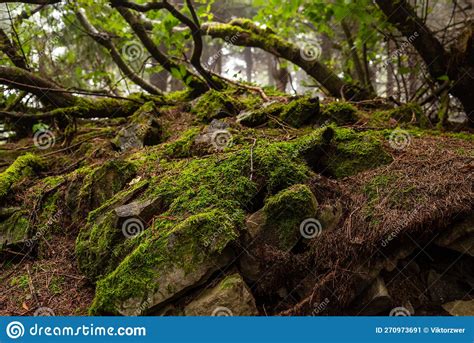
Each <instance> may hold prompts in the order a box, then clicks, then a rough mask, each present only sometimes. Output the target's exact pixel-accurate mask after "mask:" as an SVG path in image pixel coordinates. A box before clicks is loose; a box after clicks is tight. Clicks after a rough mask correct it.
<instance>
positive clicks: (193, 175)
mask: <svg viewBox="0 0 474 343" xmlns="http://www.w3.org/2000/svg"><path fill="white" fill-rule="evenodd" d="M294 151H295V147H293V143H284V144H280V143H275V144H272V143H269V142H262V143H261V144H257V145H255V146H254V147H253V149H252V150H251V149H250V148H249V149H246V148H242V149H239V150H238V151H234V152H228V153H225V157H224V158H222V157H220V156H216V155H213V156H208V157H206V158H195V159H193V160H178V161H175V160H174V161H168V162H167V161H165V160H161V162H160V168H161V174H160V175H157V176H156V177H154V178H152V179H150V181H149V183H150V186H149V187H148V189H147V191H146V192H145V193H144V194H142V195H141V196H140V200H142V201H143V200H146V199H159V200H160V202H161V204H162V209H165V212H162V210H160V211H156V212H155V213H154V218H153V220H151V221H150V222H152V223H153V224H151V226H149V225H150V224H149V223H147V224H145V228H146V229H145V230H144V232H143V234H141V235H139V236H137V237H133V238H130V239H126V240H123V238H121V239H117V236H116V235H117V228H116V225H115V224H114V219H113V213H112V212H113V207H109V208H105V207H103V208H102V209H103V211H102V210H100V212H101V214H99V213H97V212H98V210H96V211H94V212H92V213H91V214H90V215H89V222H90V223H89V224H88V225H87V226H86V227H84V229H83V230H81V234H80V238H78V241H77V245H76V251H77V252H78V255H80V256H85V257H86V258H85V259H79V263H80V266H81V269H88V270H90V271H91V272H92V274H94V275H95V276H99V275H103V277H101V278H100V279H99V281H98V284H97V295H96V299H95V301H94V305H93V307H92V309H91V311H92V312H93V313H127V314H131V313H146V312H147V311H148V310H149V309H151V308H153V307H156V306H158V307H159V305H160V304H161V302H163V301H165V300H167V299H170V298H172V297H174V296H175V294H177V293H178V292H180V291H183V290H185V289H187V288H189V287H193V286H195V285H196V284H198V283H199V282H201V280H202V279H203V278H205V277H206V276H207V275H208V273H211V272H212V271H213V270H214V268H215V266H216V265H221V264H225V263H224V262H225V261H227V259H226V258H224V257H223V255H222V254H221V252H222V251H223V250H224V248H225V247H227V245H228V244H229V243H230V242H232V241H233V240H235V238H236V237H237V236H238V234H239V231H240V229H241V228H242V226H243V220H244V212H245V209H246V208H248V207H251V206H252V201H253V200H254V199H255V197H256V196H257V195H258V194H259V193H261V192H262V190H263V191H264V193H266V194H269V195H271V194H275V193H277V192H278V191H280V190H282V189H285V188H288V187H289V186H292V185H293V184H298V183H301V182H304V181H305V180H306V179H307V178H308V176H309V174H310V170H309V168H307V167H306V166H305V165H304V163H303V162H302V160H300V159H299V158H298V157H297V156H294V155H293V153H294ZM118 196H119V195H117V196H116V197H118ZM137 200H138V199H137ZM170 246H172V248H169V247H170ZM105 249H108V250H109V251H112V254H109V253H108V252H105ZM86 251H92V252H94V251H96V252H97V253H95V252H94V253H93V254H89V253H85V252H86ZM101 251H102V253H101ZM104 252H105V253H104ZM107 256H111V257H107ZM125 256H126V257H125ZM124 257H125V258H124ZM122 259H123V260H122ZM119 260H122V262H120V264H119V265H118V266H117V267H116V268H115V262H116V261H119ZM93 261H106V262H107V263H105V264H104V263H101V264H100V265H101V267H100V268H98V269H91V268H90V267H91V266H92V265H93V264H94V262H93ZM109 262H110V263H109ZM112 270H113V271H112ZM109 271H111V272H110V273H109ZM185 271H186V272H185ZM132 275H133V276H132Z"/></svg>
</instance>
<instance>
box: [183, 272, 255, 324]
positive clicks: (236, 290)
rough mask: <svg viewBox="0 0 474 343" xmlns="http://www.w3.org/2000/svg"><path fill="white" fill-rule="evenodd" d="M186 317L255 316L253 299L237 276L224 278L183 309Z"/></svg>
mask: <svg viewBox="0 0 474 343" xmlns="http://www.w3.org/2000/svg"><path fill="white" fill-rule="evenodd" d="M184 313H185V315H186V316H255V315H258V310H257V307H256V306H255V299H254V297H253V296H252V294H251V293H250V291H249V289H248V287H247V285H246V284H245V282H244V281H243V280H242V277H241V276H240V275H239V274H232V275H230V276H227V277H226V278H224V279H223V280H222V281H221V282H220V283H219V284H218V285H217V286H216V287H214V288H211V289H208V290H206V291H205V292H203V293H202V294H201V295H199V296H198V297H197V298H196V299H194V300H193V301H192V302H191V303H189V304H188V305H187V306H186V307H185V308H184Z"/></svg>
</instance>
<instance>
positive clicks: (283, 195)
mask: <svg viewBox="0 0 474 343" xmlns="http://www.w3.org/2000/svg"><path fill="white" fill-rule="evenodd" d="M317 212H318V202H317V200H316V198H315V196H314V194H313V193H312V192H311V190H310V189H309V187H308V186H306V185H302V184H299V185H294V186H292V187H289V188H287V189H285V190H283V191H281V192H279V193H278V194H276V195H274V196H271V197H269V198H268V199H267V200H266V201H265V206H264V207H263V208H262V209H261V210H259V211H257V212H256V213H254V214H252V215H251V216H250V217H249V218H248V219H247V221H246V227H247V230H246V233H247V236H246V237H245V239H244V245H246V252H247V253H248V254H246V255H244V256H243V257H242V258H241V259H240V267H241V272H242V273H243V275H244V276H245V277H246V278H248V279H250V280H257V279H258V278H259V277H260V276H261V273H262V272H263V269H262V266H260V261H258V257H256V255H257V254H256V252H257V251H258V250H259V249H260V247H261V246H262V245H269V246H273V247H274V248H276V249H278V250H282V251H285V252H289V251H290V250H291V249H293V248H294V247H295V246H296V244H297V243H298V241H299V240H300V239H301V238H302V236H301V232H300V225H301V223H302V222H303V221H304V220H306V219H312V218H315V217H316V214H317Z"/></svg>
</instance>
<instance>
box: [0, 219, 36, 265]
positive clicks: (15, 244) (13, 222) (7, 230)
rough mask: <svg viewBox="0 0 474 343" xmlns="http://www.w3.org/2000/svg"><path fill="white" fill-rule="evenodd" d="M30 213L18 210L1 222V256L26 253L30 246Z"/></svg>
mask: <svg viewBox="0 0 474 343" xmlns="http://www.w3.org/2000/svg"><path fill="white" fill-rule="evenodd" d="M28 230H29V223H28V213H27V212H26V211H17V212H15V213H14V214H12V215H11V216H10V217H9V218H8V219H6V220H4V221H3V222H1V223H0V257H2V256H4V255H10V254H13V255H15V254H16V253H18V254H21V253H25V252H26V250H27V249H28V248H29V244H28V243H29V241H28Z"/></svg>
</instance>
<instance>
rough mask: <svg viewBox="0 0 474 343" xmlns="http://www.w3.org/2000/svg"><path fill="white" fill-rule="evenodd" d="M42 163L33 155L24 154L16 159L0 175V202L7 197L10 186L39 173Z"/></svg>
mask: <svg viewBox="0 0 474 343" xmlns="http://www.w3.org/2000/svg"><path fill="white" fill-rule="evenodd" d="M43 165H44V164H43V162H42V160H41V158H40V157H38V156H36V155H34V154H29V153H28V154H25V155H22V156H20V157H18V158H17V159H16V160H15V162H13V164H12V165H10V166H9V167H8V168H7V169H6V170H5V171H4V172H3V173H1V174H0V200H2V199H3V198H5V197H6V196H7V195H8V192H9V191H10V189H11V188H12V186H13V185H14V184H15V183H17V182H19V181H21V180H23V179H25V178H28V177H31V176H33V175H34V174H35V173H36V172H38V171H40V170H41V168H42V166H43Z"/></svg>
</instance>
